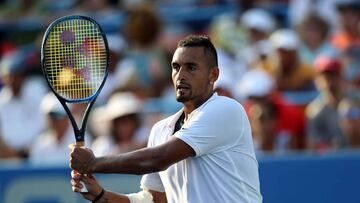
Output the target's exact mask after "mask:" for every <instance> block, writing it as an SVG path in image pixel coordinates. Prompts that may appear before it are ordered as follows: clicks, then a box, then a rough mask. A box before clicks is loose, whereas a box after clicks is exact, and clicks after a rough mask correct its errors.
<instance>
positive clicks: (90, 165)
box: [86, 157, 97, 174]
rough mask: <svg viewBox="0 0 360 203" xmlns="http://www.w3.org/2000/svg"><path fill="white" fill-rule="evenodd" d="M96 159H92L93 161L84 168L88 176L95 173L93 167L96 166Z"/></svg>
mask: <svg viewBox="0 0 360 203" xmlns="http://www.w3.org/2000/svg"><path fill="white" fill-rule="evenodd" d="M96 160H97V158H96V157H94V159H92V160H90V161H89V163H88V164H87V166H86V171H87V173H88V174H90V173H94V172H95V170H94V169H95V165H96Z"/></svg>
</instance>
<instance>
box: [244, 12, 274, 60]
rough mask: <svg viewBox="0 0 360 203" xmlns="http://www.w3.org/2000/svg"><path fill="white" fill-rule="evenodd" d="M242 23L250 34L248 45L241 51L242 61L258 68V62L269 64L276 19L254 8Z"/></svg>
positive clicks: (246, 14)
mask: <svg viewBox="0 0 360 203" xmlns="http://www.w3.org/2000/svg"><path fill="white" fill-rule="evenodd" d="M241 23H242V25H243V26H244V27H245V28H246V30H247V34H248V37H247V42H248V45H247V46H245V48H244V47H242V48H241V51H240V55H241V59H242V60H245V61H247V64H248V65H250V66H256V63H257V62H260V63H267V60H268V56H269V55H270V54H271V52H272V49H271V44H270V42H269V35H270V34H271V33H272V32H273V31H274V29H275V19H274V17H273V16H272V15H271V14H270V13H269V12H266V11H265V10H263V9H260V8H254V9H250V10H247V11H246V12H245V13H244V14H243V15H242V16H241Z"/></svg>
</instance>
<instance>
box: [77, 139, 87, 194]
mask: <svg viewBox="0 0 360 203" xmlns="http://www.w3.org/2000/svg"><path fill="white" fill-rule="evenodd" d="M75 147H81V148H85V142H84V141H77V142H76V143H75ZM83 175H85V176H86V175H87V174H83ZM80 184H81V185H82V186H83V187H82V188H81V190H80V192H81V193H86V192H89V190H88V189H87V188H86V185H85V183H84V182H83V181H80Z"/></svg>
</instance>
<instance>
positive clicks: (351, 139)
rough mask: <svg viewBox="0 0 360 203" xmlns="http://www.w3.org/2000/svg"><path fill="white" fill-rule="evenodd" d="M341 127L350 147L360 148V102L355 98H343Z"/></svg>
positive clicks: (339, 108) (339, 110) (340, 106)
mask: <svg viewBox="0 0 360 203" xmlns="http://www.w3.org/2000/svg"><path fill="white" fill-rule="evenodd" d="M338 112H339V115H340V127H341V129H342V132H343V133H344V135H345V137H346V145H347V147H348V148H350V149H354V148H360V130H359V126H360V103H359V100H355V99H349V98H346V99H343V100H341V101H340V103H339V107H338Z"/></svg>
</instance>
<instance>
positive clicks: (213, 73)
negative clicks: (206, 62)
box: [210, 67, 220, 84]
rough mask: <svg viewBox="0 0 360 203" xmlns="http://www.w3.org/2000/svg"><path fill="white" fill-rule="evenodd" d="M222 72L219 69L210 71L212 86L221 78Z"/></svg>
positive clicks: (215, 68)
mask: <svg viewBox="0 0 360 203" xmlns="http://www.w3.org/2000/svg"><path fill="white" fill-rule="evenodd" d="M219 74H220V70H219V68H218V67H214V68H212V69H211V70H210V84H214V83H215V81H216V80H217V79H218V78H219Z"/></svg>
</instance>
